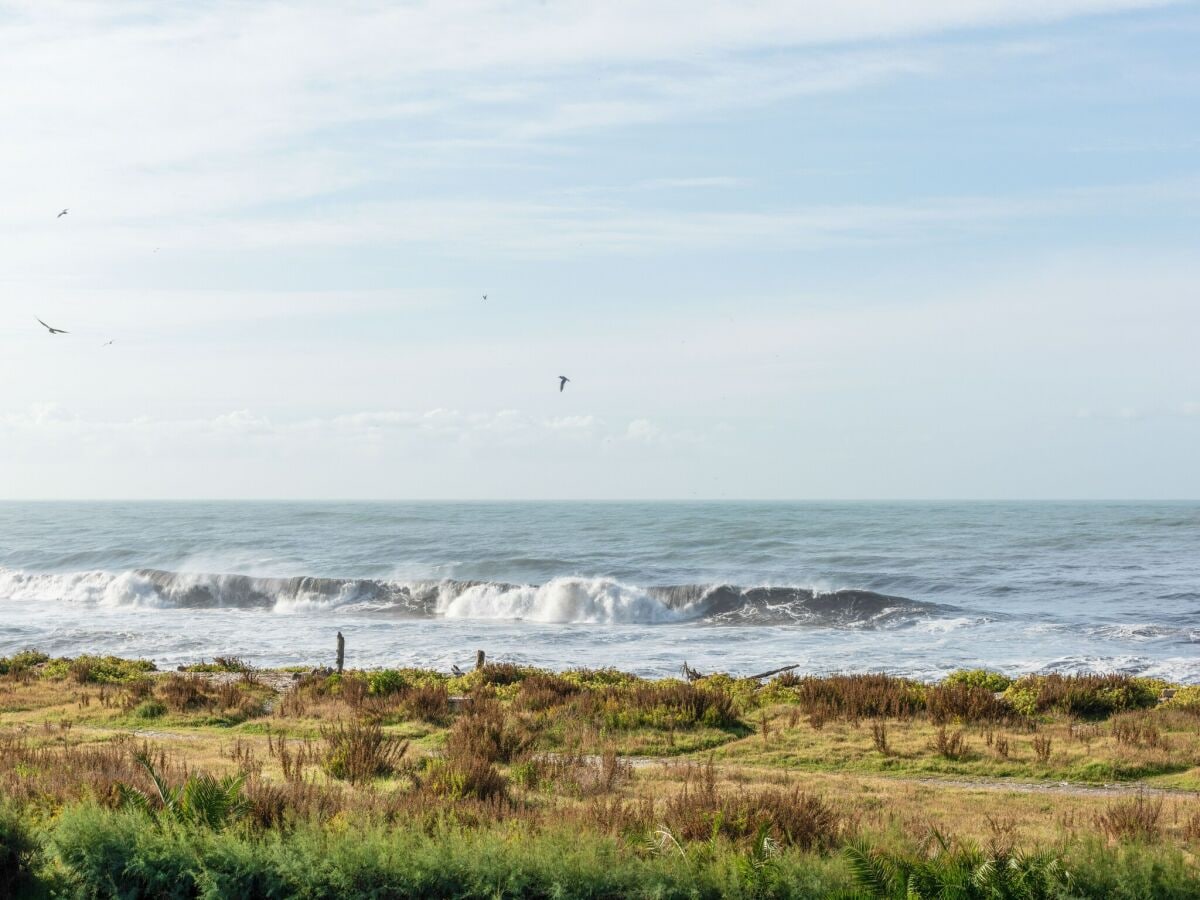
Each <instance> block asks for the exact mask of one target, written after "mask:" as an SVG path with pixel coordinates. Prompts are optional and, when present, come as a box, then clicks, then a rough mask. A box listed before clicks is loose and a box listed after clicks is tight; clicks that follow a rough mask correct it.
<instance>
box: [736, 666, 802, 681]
mask: <svg viewBox="0 0 1200 900" xmlns="http://www.w3.org/2000/svg"><path fill="white" fill-rule="evenodd" d="M798 668H800V663H796V664H795V665H791V666H784V667H783V668H780V669H772V670H771V671H770V672H759V673H758V674H757V675H747V676H746V677H747V678H753V679H755V680H758V679H759V678H770V677H771V676H772V675H778V674H780V673H781V672H790V671H792V669H798Z"/></svg>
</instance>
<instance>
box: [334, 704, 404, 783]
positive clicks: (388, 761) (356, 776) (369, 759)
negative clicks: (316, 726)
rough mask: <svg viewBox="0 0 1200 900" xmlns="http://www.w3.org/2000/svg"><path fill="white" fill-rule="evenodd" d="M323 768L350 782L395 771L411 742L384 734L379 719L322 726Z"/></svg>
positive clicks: (353, 720)
mask: <svg viewBox="0 0 1200 900" xmlns="http://www.w3.org/2000/svg"><path fill="white" fill-rule="evenodd" d="M321 737H322V738H323V739H324V741H325V752H324V755H323V758H322V761H321V763H322V767H323V768H324V769H325V771H326V772H328V773H329V774H330V775H332V776H333V777H334V778H341V779H344V780H346V781H349V782H350V783H351V784H358V783H359V782H363V781H368V780H370V779H372V778H377V777H380V776H384V775H391V774H393V773H394V772H395V771H396V770H397V769H398V768H399V766H400V761H401V760H402V759H403V758H404V754H405V753H406V752H407V750H408V741H402V740H400V739H399V738H396V737H395V736H393V735H390V734H385V733H384V731H383V727H382V726H381V725H380V724H379V722H377V721H370V722H364V721H360V720H358V719H352V720H351V721H350V722H349V723H344V722H337V723H336V724H334V725H328V726H323V727H322V728H321Z"/></svg>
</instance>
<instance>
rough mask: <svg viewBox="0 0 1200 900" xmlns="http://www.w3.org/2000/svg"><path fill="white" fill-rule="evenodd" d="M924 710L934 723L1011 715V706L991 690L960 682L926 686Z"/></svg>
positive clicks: (989, 720) (983, 720)
mask: <svg viewBox="0 0 1200 900" xmlns="http://www.w3.org/2000/svg"><path fill="white" fill-rule="evenodd" d="M925 710H926V713H927V714H928V715H929V720H930V721H931V722H933V724H935V725H946V724H950V723H953V722H966V723H996V722H1009V721H1011V720H1012V719H1013V718H1014V714H1013V710H1012V707H1010V706H1009V705H1008V704H1007V703H1005V702H1004V701H1003V700H998V699H997V698H996V695H995V694H994V693H993V692H992V691H989V690H988V689H987V688H985V687H980V686H978V685H969V684H963V683H961V682H960V683H951V684H935V685H930V686H929V687H927V688H926V689H925Z"/></svg>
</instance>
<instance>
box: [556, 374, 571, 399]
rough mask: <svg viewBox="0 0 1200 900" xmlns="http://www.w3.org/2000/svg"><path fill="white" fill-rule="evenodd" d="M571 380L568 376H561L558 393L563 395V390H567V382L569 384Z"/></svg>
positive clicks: (559, 377)
mask: <svg viewBox="0 0 1200 900" xmlns="http://www.w3.org/2000/svg"><path fill="white" fill-rule="evenodd" d="M570 380H571V379H570V378H568V377H567V376H566V375H559V376H558V392H559V393H560V394H561V393H562V390H563V388H565V387H566V386H567V382H568V381H570Z"/></svg>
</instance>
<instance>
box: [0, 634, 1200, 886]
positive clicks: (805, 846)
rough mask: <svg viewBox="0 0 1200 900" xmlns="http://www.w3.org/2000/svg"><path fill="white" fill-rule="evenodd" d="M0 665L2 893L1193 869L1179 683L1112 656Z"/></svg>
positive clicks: (881, 878)
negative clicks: (569, 665)
mask: <svg viewBox="0 0 1200 900" xmlns="http://www.w3.org/2000/svg"><path fill="white" fill-rule="evenodd" d="M0 669H3V672H4V674H2V675H0V798H2V799H3V803H2V805H0V896H5V894H4V889H5V888H4V884H5V882H4V881H3V879H4V878H8V879H9V883H11V884H20V885H22V888H21V890H22V891H25V892H32V893H31V895H33V896H36V895H37V892H38V891H41V892H43V893H46V894H47V895H49V893H53V894H54V895H56V896H80V897H84V896H88V897H110V896H111V897H115V896H128V897H135V896H137V897H142V896H146V897H149V896H180V897H199V896H207V897H224V896H311V897H325V896H396V897H407V896H545V897H551V896H553V897H558V896H589V897H604V896H612V897H617V896H629V897H637V896H662V897H668V896H681V897H682V896H700V897H703V896H714V897H715V896H781V897H783V896H797V897H804V896H813V897H817V896H821V897H826V896H893V895H895V896H902V894H897V893H896V891H898V890H900V888H899V887H898V885H899V883H900V881H906V880H907V879H908V874H913V873H916V874H915V875H914V877H917V876H919V878H923V879H926V881H925V882H922V883H924V884H927V885H935V886H936V885H937V884H942V886H943V887H945V885H952V884H954V883H957V882H960V881H963V880H964V879H965V880H966V881H971V879H973V878H974V879H975V882H978V884H977V885H976V887H972V888H970V890H972V891H975V890H976V889H977V888H978V890H984V888H982V887H979V885H983V884H985V883H987V884H990V887H988V888H987V890H989V891H991V893H978V892H977V893H970V892H969V891H968V893H963V894H961V896H1014V897H1016V896H1046V897H1051V896H1053V897H1060V896H1061V897H1069V896H1080V897H1092V896H1097V897H1099V896H1131V897H1132V896H1166V897H1176V896H1178V897H1183V896H1197V895H1198V894H1197V892H1196V890H1197V889H1196V885H1197V884H1198V881H1197V869H1196V863H1195V855H1194V854H1195V853H1196V851H1197V849H1200V793H1197V791H1198V790H1200V768H1198V767H1200V714H1198V712H1200V710H1198V709H1197V708H1196V707H1195V706H1194V705H1189V702H1188V701H1189V698H1190V696H1191V692H1189V691H1187V690H1186V689H1185V690H1183V691H1180V692H1177V693H1176V695H1175V697H1176V698H1179V699H1180V700H1182V701H1183V702H1177V701H1176V699H1175V698H1172V699H1171V701H1170V702H1167V703H1159V700H1158V698H1159V696H1160V694H1161V692H1162V689H1163V686H1162V685H1158V684H1155V683H1152V682H1145V681H1142V680H1139V679H1127V678H1122V677H1119V676H1110V677H1082V678H1069V679H1061V678H1057V677H1039V678H1034V679H1031V678H1026V679H1018V680H1016V681H1009V680H1007V679H1003V678H1002V677H1001V676H995V674H994V673H987V672H969V673H963V674H962V675H960V676H955V677H952V678H950V679H947V680H946V681H945V682H943V683H941V684H938V685H924V684H919V683H916V682H911V681H907V680H904V679H898V678H891V677H889V676H885V675H874V676H834V677H828V678H809V677H791V676H783V677H780V678H776V679H774V680H772V681H770V682H767V683H765V684H759V683H758V682H752V681H747V680H739V679H732V678H729V677H728V676H722V675H717V676H712V677H710V678H707V679H703V680H701V681H698V682H695V683H689V682H684V681H676V680H659V681H651V680H645V679H640V678H636V677H634V676H630V675H627V674H624V673H620V672H615V671H610V670H601V671H578V672H568V673H551V672H541V671H536V670H532V669H526V668H522V667H516V666H505V665H497V666H487V667H485V668H484V669H482V670H480V671H477V672H472V673H470V674H468V675H465V676H461V677H457V678H451V677H447V676H444V675H441V674H439V673H435V672H428V671H423V670H414V669H408V670H384V671H375V672H347V673H345V674H344V675H342V676H336V675H334V676H327V675H309V676H304V677H300V678H298V679H297V680H295V681H293V680H292V679H291V678H290V677H288V678H284V679H279V680H277V681H275V682H273V683H275V684H276V685H279V684H286V685H287V686H288V688H289V689H288V690H286V691H285V692H284V693H280V694H277V693H276V690H275V689H274V688H272V687H270V686H269V683H272V682H271V679H269V678H267V677H266V676H265V673H258V672H255V671H254V670H253V669H252V668H251V667H249V666H247V665H246V664H245V663H243V662H242V661H240V660H237V661H233V662H232V663H231V662H230V661H228V660H225V661H221V662H219V663H213V664H205V665H204V667H203V668H202V669H201V670H200V671H196V672H185V673H175V672H173V673H158V672H155V671H153V670H152V669H148V668H147V667H146V664H144V663H141V662H138V661H134V662H132V663H129V664H125V661H119V660H118V661H112V660H108V661H104V662H103V663H102V664H97V663H93V662H92V661H90V660H89V661H87V662H86V663H85V664H84V665H76V664H75V661H71V660H68V661H66V662H65V663H64V662H63V661H61V660H48V659H46V658H45V657H44V656H43V655H39V654H22V655H19V657H16V658H9V659H7V660H0ZM97 672H106V673H117V675H111V674H107V675H104V676H103V677H101V678H97V677H95V673H97ZM118 676H119V677H118ZM1014 688H1019V690H1017V691H1014ZM1014 698H1015V699H1014ZM1031 698H1032V699H1031ZM1084 713H1086V715H1084ZM1064 781H1066V782H1071V783H1076V784H1085V783H1098V782H1106V783H1111V782H1120V783H1124V784H1128V785H1130V786H1131V787H1137V786H1138V785H1142V786H1145V787H1147V788H1149V787H1152V786H1154V785H1164V784H1170V786H1171V787H1173V788H1175V789H1176V791H1175V792H1174V793H1170V794H1146V795H1145V796H1139V795H1138V794H1136V793H1125V794H1118V795H1114V794H1111V793H1104V792H1095V791H1087V790H1083V789H1082V788H1080V789H1063V788H1062V787H1061V785H1059V784H1058V782H1064ZM1025 783H1028V784H1029V787H1021V785H1023V784H1025ZM1005 785H1013V789H1011V790H1006V789H1004V786H1005ZM1038 785H1044V786H1045V788H1044V790H1043V789H1041V788H1038V787H1037V786H1038ZM1018 788H1019V789H1018ZM185 797H186V798H187V800H186V804H185V805H188V809H189V810H192V811H189V812H188V813H187V815H182V816H181V815H176V814H174V813H171V812H169V810H170V809H172V808H175V807H173V806H172V804H173V803H174V804H176V806H177V805H178V804H179V803H184V801H183V800H182V799H181V798H185ZM139 798H140V799H139ZM170 798H175V800H174V801H172V800H171V799H170ZM209 802H211V803H218V804H223V805H221V806H220V809H219V810H215V811H214V810H210V812H211V815H209V813H205V812H204V810H205V809H207V807H205V805H204V804H206V803H209ZM197 810H198V811H197ZM218 813H219V814H218ZM981 867H982V868H981ZM997 868H999V869H1002V870H1003V871H1004V872H1006V873H1009V874H1012V873H1018V874H1019V873H1022V872H1023V873H1024V874H1023V875H1022V876H1021V877H1022V879H1023V882H1022V883H1024V884H1027V885H1036V886H1037V887H1036V890H1037V892H1035V893H1032V894H1020V893H1004V891H1007V890H1009V887H1006V886H1004V885H1000V886H997V885H999V884H1000V883H999V882H995V883H992V882H987V878H992V877H993V876H992V875H987V873H988V872H991V871H992V870H993V869H997ZM1084 870H1086V871H1084ZM872 872H874V873H875V876H878V877H875V876H871V873H872ZM980 872H983V873H984V874H982V875H980V874H979V873H980ZM889 873H890V874H889ZM904 873H908V874H904ZM973 873H974V874H973ZM901 875H903V877H901ZM977 875H978V877H976V876H977ZM985 876H986V877H985ZM1068 876H1069V877H1068ZM995 877H1000V876H995ZM1005 877H1007V876H1005ZM1013 877H1016V876H1015V875H1014V876H1013ZM889 879H890V880H889ZM939 879H941V880H942V881H939ZM956 879H957V881H956ZM943 882H944V883H943ZM975 882H972V883H973V884H974V883H975ZM351 885H354V886H357V887H355V890H358V891H359V892H360V893H358V894H355V893H353V892H349V893H347V892H348V891H350V888H349V886H351ZM372 885H374V886H376V887H378V891H376V892H375V893H371V886H372ZM385 885H386V888H385V887H384V886H385ZM938 889H939V890H940V889H941V888H938ZM14 890H15V888H13V889H10V891H9V893H10V894H12V892H13V891H14ZM1014 890H1015V889H1014ZM1138 890H1142V891H1145V890H1152V891H1153V892H1156V893H1150V894H1146V893H1144V892H1143V893H1142V894H1138V893H1137V891H1138ZM889 891H890V892H891V893H889ZM1121 891H1125V892H1126V893H1125V894H1121V893H1120V892H1121ZM1189 891H1191V893H1189ZM997 892H999V893H997ZM1114 892H1115V893H1114Z"/></svg>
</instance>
